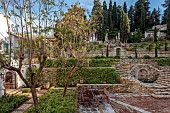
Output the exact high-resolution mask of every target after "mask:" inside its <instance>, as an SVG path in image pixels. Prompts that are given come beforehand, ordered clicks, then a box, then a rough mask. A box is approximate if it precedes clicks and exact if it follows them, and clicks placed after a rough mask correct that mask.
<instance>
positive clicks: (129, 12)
mask: <svg viewBox="0 0 170 113" xmlns="http://www.w3.org/2000/svg"><path fill="white" fill-rule="evenodd" d="M134 13H135V10H134V7H133V5H131V6H130V9H129V11H128V17H129V20H130V26H131V27H130V31H131V32H133V31H135V28H134Z"/></svg>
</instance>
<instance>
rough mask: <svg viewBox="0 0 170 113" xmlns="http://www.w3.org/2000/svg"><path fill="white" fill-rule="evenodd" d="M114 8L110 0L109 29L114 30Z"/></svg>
mask: <svg viewBox="0 0 170 113" xmlns="http://www.w3.org/2000/svg"><path fill="white" fill-rule="evenodd" d="M112 10H113V7H112V0H110V3H109V9H108V27H109V31H112V30H113V23H112V22H113V21H112Z"/></svg>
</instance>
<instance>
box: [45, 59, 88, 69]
mask: <svg viewBox="0 0 170 113" xmlns="http://www.w3.org/2000/svg"><path fill="white" fill-rule="evenodd" d="M80 62H81V63H80V64H81V66H84V67H87V60H86V59H84V60H82V61H80ZM75 64H76V59H73V58H67V59H47V60H46V62H45V67H46V68H61V67H63V68H64V67H73V66H74V65H75Z"/></svg>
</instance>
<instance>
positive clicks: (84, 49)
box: [55, 3, 93, 96]
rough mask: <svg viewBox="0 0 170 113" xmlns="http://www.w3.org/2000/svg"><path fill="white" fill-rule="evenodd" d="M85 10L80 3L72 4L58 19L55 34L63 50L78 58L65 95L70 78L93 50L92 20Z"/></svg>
mask: <svg viewBox="0 0 170 113" xmlns="http://www.w3.org/2000/svg"><path fill="white" fill-rule="evenodd" d="M84 12H85V10H84V9H83V8H81V7H80V6H79V4H78V3H76V4H74V5H72V6H71V8H69V9H68V12H66V13H64V12H62V19H59V20H57V23H56V26H57V28H56V29H55V36H56V38H58V40H59V43H58V44H59V45H58V46H60V47H61V51H65V53H66V54H67V56H69V57H72V58H74V59H75V60H76V63H75V65H74V66H73V67H72V68H71V69H70V71H69V74H68V77H67V79H66V83H65V88H64V92H63V96H65V95H66V90H67V87H68V84H69V81H70V79H71V78H72V76H73V74H74V72H75V71H76V70H77V69H79V68H80V67H82V66H81V61H83V59H85V58H86V55H87V53H88V51H89V50H92V48H91V44H90V42H89V39H90V36H91V35H92V34H93V32H92V31H91V30H90V28H91V27H90V23H91V22H90V21H89V20H87V19H86V18H85V15H84Z"/></svg>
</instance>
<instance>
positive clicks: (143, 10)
mask: <svg viewBox="0 0 170 113" xmlns="http://www.w3.org/2000/svg"><path fill="white" fill-rule="evenodd" d="M145 21H146V17H145V8H144V5H142V10H141V16H140V30H141V32H142V33H144V32H145V29H146V28H145Z"/></svg>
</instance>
